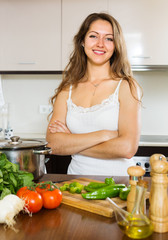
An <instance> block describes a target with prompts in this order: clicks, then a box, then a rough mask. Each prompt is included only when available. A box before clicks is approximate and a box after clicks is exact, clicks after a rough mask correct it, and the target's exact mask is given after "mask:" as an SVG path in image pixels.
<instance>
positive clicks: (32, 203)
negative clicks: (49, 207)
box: [22, 190, 43, 213]
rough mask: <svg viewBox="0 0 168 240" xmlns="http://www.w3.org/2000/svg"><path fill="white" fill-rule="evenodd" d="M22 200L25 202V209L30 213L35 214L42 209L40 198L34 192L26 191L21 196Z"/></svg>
mask: <svg viewBox="0 0 168 240" xmlns="http://www.w3.org/2000/svg"><path fill="white" fill-rule="evenodd" d="M22 199H23V200H24V201H25V204H26V208H27V210H28V211H29V212H30V213H36V212H38V211H40V210H41V208H42V207H43V199H42V196H41V195H40V194H39V193H38V192H36V191H31V190H29V191H26V192H25V193H24V194H23V195H22Z"/></svg>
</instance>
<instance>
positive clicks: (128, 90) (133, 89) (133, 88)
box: [119, 79, 141, 99]
mask: <svg viewBox="0 0 168 240" xmlns="http://www.w3.org/2000/svg"><path fill="white" fill-rule="evenodd" d="M119 91H120V94H119V96H120V97H124V96H125V97H128V96H130V97H133V96H134V98H136V99H140V92H141V89H140V86H139V85H138V83H137V82H136V81H135V80H132V82H131V84H130V83H129V82H128V81H127V80H124V79H123V80H122V82H121V86H120V90H119Z"/></svg>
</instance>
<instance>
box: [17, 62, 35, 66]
mask: <svg viewBox="0 0 168 240" xmlns="http://www.w3.org/2000/svg"><path fill="white" fill-rule="evenodd" d="M18 64H29V65H33V64H36V63H35V62H18Z"/></svg>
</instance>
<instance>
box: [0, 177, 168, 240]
mask: <svg viewBox="0 0 168 240" xmlns="http://www.w3.org/2000/svg"><path fill="white" fill-rule="evenodd" d="M78 177H80V176H74V175H66V174H65V175H64V174H46V175H44V176H43V177H42V178H41V179H40V181H43V180H44V181H45V180H51V181H53V182H60V181H66V180H69V179H73V178H78ZM84 177H87V178H92V179H97V180H104V179H105V177H103V176H101V177H100V176H84ZM146 179H147V180H149V181H150V178H146ZM114 180H115V181H116V183H125V184H128V178H127V177H114ZM15 227H16V228H17V229H18V232H17V233H16V232H14V231H13V230H11V229H6V230H5V229H4V226H3V225H0V240H15V239H17V240H43V239H45V240H55V239H56V240H94V239H95V240H129V239H130V238H128V237H127V236H125V235H124V234H123V233H122V232H121V231H120V229H119V228H118V225H117V223H116V221H115V218H114V217H113V218H107V217H103V216H99V215H97V214H93V213H89V212H87V211H84V210H80V209H77V208H73V207H70V206H66V205H64V204H61V205H60V206H59V207H58V208H57V209H54V210H46V209H42V210H41V211H40V212H38V213H36V214H33V216H32V217H29V216H28V215H27V214H22V213H21V214H19V215H18V217H17V219H16V225H15ZM146 240H168V233H164V234H158V233H153V234H152V235H151V236H150V237H148V238H146Z"/></svg>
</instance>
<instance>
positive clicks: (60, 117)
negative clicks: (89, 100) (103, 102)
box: [47, 83, 141, 159]
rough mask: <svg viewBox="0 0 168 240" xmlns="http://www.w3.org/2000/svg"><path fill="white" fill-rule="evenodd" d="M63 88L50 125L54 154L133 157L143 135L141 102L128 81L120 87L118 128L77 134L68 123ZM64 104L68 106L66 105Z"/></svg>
mask: <svg viewBox="0 0 168 240" xmlns="http://www.w3.org/2000/svg"><path fill="white" fill-rule="evenodd" d="M67 95H68V93H67V92H66V91H63V92H61V93H60V94H59V95H58V97H57V99H56V101H55V104H54V111H53V115H52V118H51V120H50V123H49V125H48V129H47V141H48V146H49V147H51V148H52V152H53V154H57V155H72V154H75V153H80V154H82V155H85V156H90V157H96V158H102V159H112V158H121V157H124V158H131V157H132V156H133V155H134V154H135V153H136V151H137V148H138V142H139V136H140V108H141V107H140V103H139V102H138V101H137V100H135V99H134V98H133V97H132V95H131V93H130V90H129V86H128V84H127V83H124V84H123V85H121V87H120V99H119V101H120V113H119V123H118V124H119V125H118V131H110V130H101V131H96V132H91V133H85V134H73V133H71V132H70V131H69V129H68V128H67V126H66V122H65V118H66V112H67V109H66V99H67ZM63 106H64V107H63Z"/></svg>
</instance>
